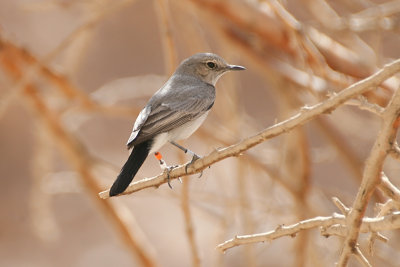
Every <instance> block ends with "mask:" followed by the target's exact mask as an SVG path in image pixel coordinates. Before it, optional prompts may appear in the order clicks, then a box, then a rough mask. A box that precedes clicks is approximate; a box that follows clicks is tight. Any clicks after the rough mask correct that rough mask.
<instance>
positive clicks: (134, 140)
mask: <svg viewBox="0 0 400 267" xmlns="http://www.w3.org/2000/svg"><path fill="white" fill-rule="evenodd" d="M169 100H171V99H169ZM179 100H180V101H179ZM165 102H167V103H163V102H159V103H152V105H150V104H149V105H147V106H146V107H145V108H144V109H143V110H142V111H141V112H140V114H139V116H138V118H137V119H136V122H135V125H134V127H133V131H132V134H131V136H130V138H129V140H128V143H127V146H128V148H131V147H133V146H134V145H135V144H138V143H141V142H143V141H146V140H148V139H150V138H152V137H154V136H156V135H158V134H160V133H163V132H168V131H170V130H172V129H175V128H177V127H179V126H181V125H183V124H185V123H187V122H189V121H192V120H195V119H197V118H198V117H200V116H201V115H203V114H204V113H205V112H207V110H209V109H210V108H211V107H212V105H213V103H214V98H203V97H199V96H198V97H189V98H185V99H183V100H182V99H181V98H178V97H176V98H175V100H174V101H165Z"/></svg>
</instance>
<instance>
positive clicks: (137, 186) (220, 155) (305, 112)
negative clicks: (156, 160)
mask: <svg viewBox="0 0 400 267" xmlns="http://www.w3.org/2000/svg"><path fill="white" fill-rule="evenodd" d="M399 71H400V60H396V61H393V62H392V63H390V64H387V65H386V66H385V67H383V68H382V69H381V70H379V71H377V72H376V73H375V74H373V75H371V76H369V77H368V78H366V79H364V80H361V81H359V82H357V83H355V84H353V85H351V86H349V87H348V88H346V89H344V90H342V91H341V92H339V93H337V94H336V95H333V96H331V97H330V98H328V99H327V100H325V101H323V102H320V103H318V104H316V105H314V106H311V107H304V108H303V109H302V110H301V111H300V112H299V113H297V114H296V115H294V116H292V117H291V118H289V119H287V120H285V121H282V122H280V123H277V124H275V125H273V126H271V127H269V128H266V129H265V130H263V131H261V132H260V133H258V134H256V135H254V136H251V137H248V138H246V139H244V140H242V141H240V142H239V143H237V144H234V145H231V146H228V147H225V148H222V149H216V150H215V151H213V152H211V153H210V154H208V155H207V156H205V157H203V158H201V159H199V160H197V161H196V162H194V163H193V164H192V165H190V166H188V168H187V173H186V171H185V165H180V166H178V167H177V168H175V169H173V170H172V171H171V172H170V173H169V176H170V179H177V178H179V177H181V176H184V175H191V174H195V173H199V172H201V171H202V170H204V169H205V168H207V167H208V166H211V165H212V164H214V163H216V162H219V161H221V160H223V159H225V158H228V157H234V156H235V157H237V156H240V155H241V153H243V152H244V151H246V150H248V149H250V148H252V147H254V146H256V145H258V144H260V143H262V142H264V141H266V140H268V139H270V138H273V137H275V136H278V135H280V134H283V133H286V132H288V131H290V130H292V129H294V128H296V127H297V126H300V125H303V124H304V123H306V122H308V121H310V120H312V119H314V118H316V117H318V116H319V115H322V114H326V113H330V112H332V111H333V110H335V109H336V108H338V107H339V106H340V105H341V104H343V103H344V102H346V101H348V100H350V99H352V98H354V97H356V96H357V95H360V94H362V93H365V92H367V91H368V90H371V89H373V88H376V87H377V86H378V85H379V84H381V83H382V82H383V81H385V80H386V79H388V78H389V77H391V76H393V75H394V74H395V73H397V72H399ZM166 182H167V174H166V173H162V174H160V175H158V176H155V177H151V178H145V179H142V180H140V181H137V182H134V183H132V184H131V185H130V186H129V187H128V188H127V189H126V190H125V192H124V193H122V195H126V194H131V193H134V192H136V191H140V190H143V189H145V188H149V187H159V186H160V185H162V184H164V183H166ZM99 195H100V197H101V198H104V199H106V198H108V197H109V193H108V190H106V191H103V192H101V193H99Z"/></svg>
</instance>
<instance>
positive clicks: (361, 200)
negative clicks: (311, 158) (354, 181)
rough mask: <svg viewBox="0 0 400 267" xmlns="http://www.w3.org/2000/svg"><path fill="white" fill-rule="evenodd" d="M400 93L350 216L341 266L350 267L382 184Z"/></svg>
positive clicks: (396, 123)
mask: <svg viewBox="0 0 400 267" xmlns="http://www.w3.org/2000/svg"><path fill="white" fill-rule="evenodd" d="M399 110H400V90H397V91H396V92H395V94H394V96H393V97H392V100H391V101H390V103H389V104H388V106H387V107H386V109H385V111H384V112H383V115H382V119H383V125H382V128H381V131H380V133H379V135H378V137H377V139H376V141H375V143H374V146H373V147H372V150H371V153H370V156H369V157H368V159H367V161H366V162H365V168H364V175H363V180H362V183H361V186H360V188H359V190H358V193H357V197H356V200H355V201H354V204H353V207H352V209H351V211H350V213H349V215H348V222H349V224H348V226H349V229H348V230H349V231H348V235H347V237H346V240H345V242H344V248H343V250H342V253H341V255H340V259H339V262H338V266H339V267H344V266H346V265H347V262H348V259H349V257H350V255H351V254H352V253H353V251H354V247H355V245H356V243H357V239H358V234H359V230H360V226H361V222H362V217H363V216H364V212H365V209H366V207H367V204H368V201H369V199H370V197H371V195H372V193H373V192H374V190H375V188H376V187H377V186H378V185H379V183H380V181H381V171H382V167H383V163H384V160H385V158H386V156H387V155H388V152H389V151H390V150H391V148H392V144H393V142H394V139H395V137H396V133H397V129H398V126H399V118H398V116H399Z"/></svg>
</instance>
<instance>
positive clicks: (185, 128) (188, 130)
mask: <svg viewBox="0 0 400 267" xmlns="http://www.w3.org/2000/svg"><path fill="white" fill-rule="evenodd" d="M207 115H208V111H207V112H206V113H204V115H202V116H201V117H199V118H198V119H196V120H194V121H190V122H188V123H186V124H184V125H182V126H180V127H178V128H176V129H173V130H171V131H169V132H167V133H162V134H159V135H157V137H156V138H155V139H154V143H153V146H152V149H151V150H150V153H154V152H157V151H158V150H159V149H160V148H161V147H162V146H163V145H165V144H166V143H168V142H170V141H178V140H182V139H186V138H188V137H189V136H191V135H192V134H193V133H194V132H195V131H196V130H197V129H198V128H199V127H200V125H201V124H202V123H203V121H204V120H205V119H206V117H207Z"/></svg>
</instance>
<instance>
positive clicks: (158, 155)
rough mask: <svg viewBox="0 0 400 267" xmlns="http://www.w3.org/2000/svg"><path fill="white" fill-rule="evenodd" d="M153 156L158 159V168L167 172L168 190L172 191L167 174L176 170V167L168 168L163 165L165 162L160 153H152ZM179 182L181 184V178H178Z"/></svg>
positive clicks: (165, 164)
mask: <svg viewBox="0 0 400 267" xmlns="http://www.w3.org/2000/svg"><path fill="white" fill-rule="evenodd" d="M154 156H155V157H156V159H158V161H159V162H160V167H161V169H162V170H163V171H165V172H167V180H168V186H169V188H171V189H172V186H171V183H170V181H171V180H170V178H169V173H170V172H171V171H172V169H174V168H176V167H177V165H172V166H168V165H167V163H165V160H163V158H162V155H161V153H160V152H156V153H154ZM178 179H179V182H181V183H182V180H181V178H180V177H179V178H178Z"/></svg>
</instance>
